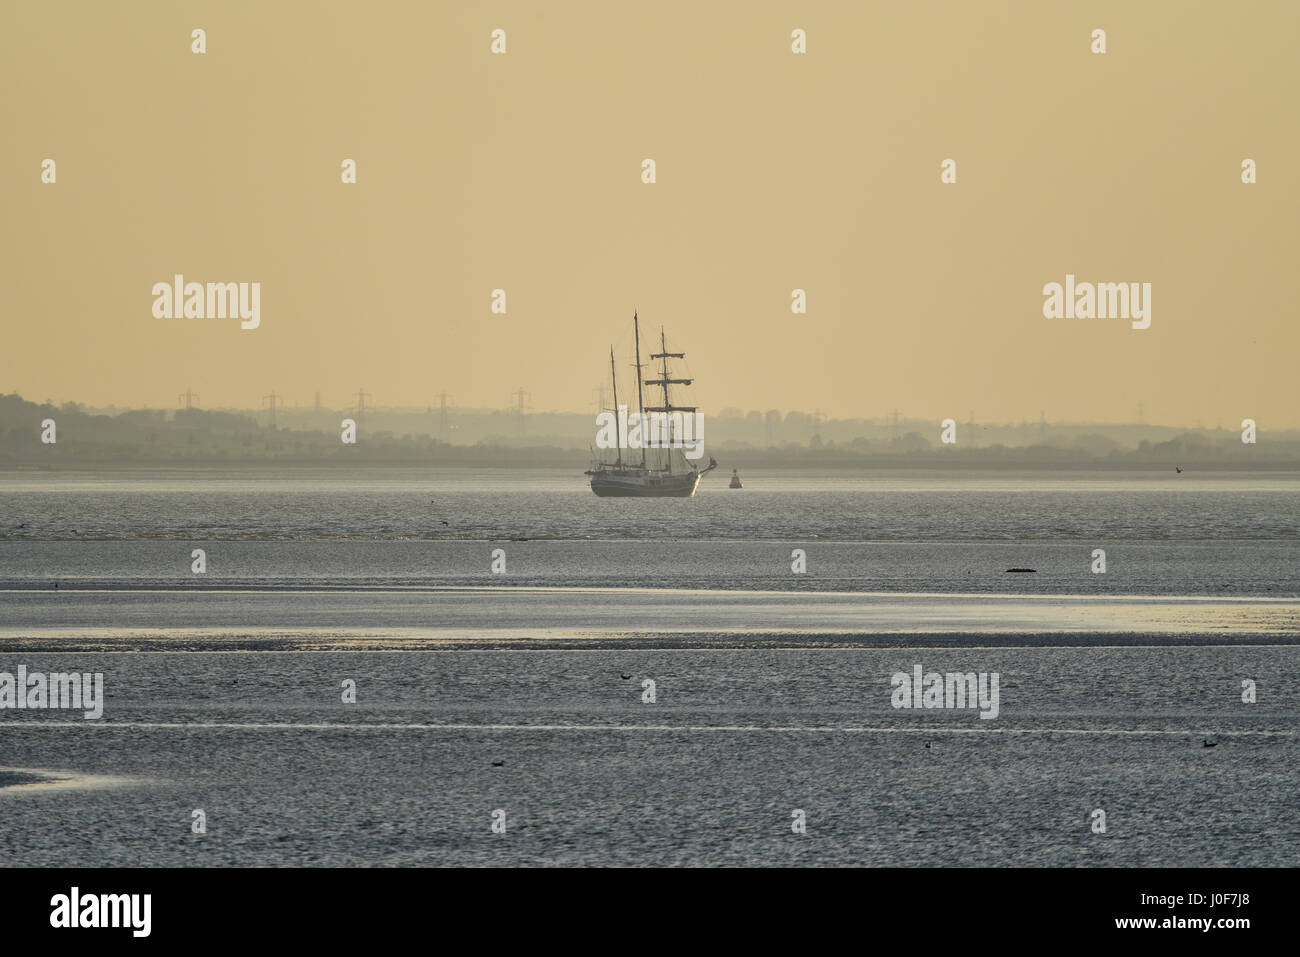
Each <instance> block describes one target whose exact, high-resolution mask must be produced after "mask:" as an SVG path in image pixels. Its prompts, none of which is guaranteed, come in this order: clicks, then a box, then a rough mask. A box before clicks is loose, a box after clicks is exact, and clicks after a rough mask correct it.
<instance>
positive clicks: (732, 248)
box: [0, 0, 1300, 430]
mask: <svg viewBox="0 0 1300 957" xmlns="http://www.w3.org/2000/svg"><path fill="white" fill-rule="evenodd" d="M475 6H476V9H473V10H470V9H467V8H468V7H469V5H468V4H459V3H428V2H421V3H414V2H412V3H401V4H398V3H369V4H367V3H347V4H342V3H333V2H313V3H286V2H253V3H244V2H223V3H219V4H218V3H179V2H172V3H164V2H132V3H130V4H101V3H90V2H84V3H69V2H50V3H41V4H16V3H10V4H4V5H3V8H2V9H0V45H2V46H3V50H2V52H3V56H0V85H2V87H3V89H4V91H5V92H4V94H3V96H2V97H0V128H2V129H3V130H4V136H3V146H2V147H0V216H2V217H3V222H4V231H3V239H2V240H0V242H3V256H4V267H3V274H4V280H3V283H2V284H0V309H3V322H4V332H5V335H4V340H3V341H4V345H3V348H2V349H0V392H19V393H21V394H23V395H24V396H27V397H29V398H33V399H37V400H41V399H46V398H49V399H53V400H55V401H60V402H61V401H65V400H70V399H71V400H80V401H88V402H91V403H93V404H107V403H117V404H119V405H150V406H167V407H170V406H174V405H175V404H176V397H177V394H178V393H180V392H182V391H184V390H185V389H186V387H191V388H193V389H194V391H195V392H197V393H198V394H199V395H200V396H201V404H202V405H204V406H209V407H211V406H218V405H234V406H243V407H255V406H256V405H257V404H258V403H259V402H260V400H261V397H262V396H263V395H265V394H267V393H269V392H270V391H271V390H272V389H275V390H276V391H277V392H278V393H280V394H282V395H283V396H284V397H285V401H287V402H290V403H292V402H294V401H297V402H299V403H301V404H310V403H311V402H312V400H313V397H314V393H315V392H316V391H317V390H319V391H321V393H322V399H323V401H324V402H325V404H326V405H327V406H332V407H342V406H344V405H346V404H349V403H351V402H352V399H351V396H352V394H353V393H355V392H356V391H357V390H358V389H360V388H364V389H365V390H366V391H367V392H368V393H370V395H371V397H370V399H369V400H368V401H369V402H372V403H377V404H381V405H423V404H426V403H434V402H436V400H435V398H434V396H435V395H436V394H437V393H439V392H442V391H446V392H449V393H451V394H452V396H453V397H454V399H453V401H454V403H455V404H457V405H461V406H488V407H497V406H499V407H504V406H506V405H508V404H509V403H510V402H511V399H510V393H511V392H513V391H514V390H516V389H518V388H520V387H523V389H525V390H526V391H527V392H528V393H529V394H530V397H531V398H530V405H531V406H532V407H533V408H535V409H537V410H552V409H553V410H573V411H584V410H593V401H594V390H595V388H596V387H597V386H598V385H599V384H600V383H601V382H602V381H605V380H607V378H608V349H609V346H610V344H611V343H613V344H615V345H616V346H617V347H618V349H619V352H620V356H619V358H620V363H621V364H622V368H621V369H620V375H621V376H622V381H621V383H620V385H621V387H622V388H624V389H627V388H629V387H630V385H631V382H632V379H631V376H630V374H628V375H624V373H625V372H626V363H627V362H629V361H630V349H631V318H632V311H633V309H637V310H639V311H640V314H641V317H642V320H643V321H644V322H645V323H646V325H647V327H648V328H649V329H651V330H653V331H655V332H657V330H658V327H659V325H660V324H663V325H664V326H666V328H667V331H668V335H669V345H670V347H672V348H674V349H677V350H684V351H685V352H686V353H687V354H688V357H689V368H690V372H691V373H692V374H694V375H695V376H697V377H698V384H697V385H696V387H695V388H694V389H693V390H692V391H693V395H692V396H691V398H692V399H693V400H694V401H696V402H697V403H698V404H699V405H700V407H701V408H702V409H703V410H704V411H705V412H706V414H707V413H709V412H715V413H716V412H717V411H719V410H720V409H721V408H723V407H725V406H736V407H740V408H746V409H749V408H760V409H767V408H778V409H783V410H788V409H803V410H808V411H811V410H813V409H820V410H821V411H822V412H823V413H825V414H828V415H833V416H868V417H871V416H883V415H885V414H887V413H888V412H889V411H890V410H892V409H893V408H895V407H898V408H899V409H901V410H903V412H904V413H906V414H911V415H932V416H935V417H942V416H953V417H955V418H957V419H959V420H965V418H966V416H967V415H968V414H969V413H970V412H974V414H975V417H976V418H977V419H981V420H983V421H999V420H1015V421H1018V420H1023V419H1037V418H1038V416H1039V413H1040V411H1044V412H1046V414H1047V416H1048V418H1049V419H1075V420H1099V421H1127V420H1132V419H1134V418H1135V416H1136V413H1137V406H1138V403H1139V402H1143V403H1144V408H1145V415H1146V418H1147V420H1148V421H1160V422H1165V423H1170V424H1185V425H1189V426H1194V425H1197V424H1198V423H1203V424H1204V425H1207V426H1213V425H1216V424H1223V425H1227V426H1232V427H1235V426H1236V425H1237V424H1238V423H1239V422H1240V421H1241V419H1242V418H1244V417H1248V416H1249V417H1252V418H1255V419H1256V420H1257V421H1258V422H1259V424H1260V428H1261V429H1264V430H1267V429H1268V428H1270V427H1297V426H1300V401H1298V400H1300V385H1298V384H1297V381H1298V379H1300V376H1297V372H1296V368H1297V362H1298V359H1300V332H1298V331H1297V321H1298V320H1300V310H1298V309H1297V306H1296V295H1295V291H1294V279H1293V276H1294V273H1295V270H1296V263H1297V259H1298V254H1300V239H1298V236H1297V234H1298V231H1300V203H1298V202H1297V196H1298V194H1297V190H1298V187H1297V181H1298V180H1300V175H1298V172H1297V171H1298V170H1300V155H1298V154H1300V149H1298V147H1300V124H1298V123H1297V120H1296V117H1297V115H1298V113H1300V110H1298V105H1297V99H1298V96H1300V82H1298V81H1300V60H1298V59H1297V57H1296V56H1295V53H1294V45H1295V39H1296V37H1297V35H1300V4H1296V3H1292V2H1284V0H1273V2H1262V3H1249V2H1246V3H1240V2H1234V3H1232V4H1227V3H1223V4H1213V5H1211V4H1208V3H1205V4H1187V3H1181V2H1144V3H1138V4H1135V3H1131V2H1116V3H1069V4H1065V3H1042V2H1024V3H993V2H957V0H950V2H943V3H924V2H872V3H866V2H844V3H831V2H821V3H816V4H808V3H798V2H789V3H754V2H736V3H707V2H700V0H691V2H685V3H673V2H660V0H655V2H646V3H632V2H610V3H594V2H567V3H566V2H555V0H547V2H545V3H538V2H534V0H529V2H518V3H509V2H494V3H490V4H488V3H483V4H477V5H475ZM195 28H203V29H204V30H206V33H207V37H206V41H207V52H206V53H205V54H202V55H198V54H194V53H192V52H191V43H192V40H191V31H192V30H193V29H195ZM495 28H501V29H504V30H505V31H506V40H507V53H506V54H504V55H493V54H492V53H491V52H490V46H491V42H492V40H491V33H492V30H493V29H495ZM795 28H802V29H804V30H806V31H807V47H808V52H807V53H806V54H804V55H795V54H793V53H792V52H791V31H792V30H793V29H795ZM1098 28H1100V29H1104V30H1105V31H1106V42H1107V48H1108V50H1107V52H1106V53H1105V54H1104V55H1097V54H1094V53H1092V52H1091V50H1090V46H1091V43H1092V39H1091V33H1092V31H1093V30H1094V29H1098ZM1247 157H1249V158H1252V159H1254V160H1255V161H1256V163H1257V164H1258V183H1257V184H1255V185H1243V184H1242V182H1241V163H1242V160H1243V159H1245V158H1247ZM46 158H53V159H54V160H55V161H56V163H57V182H56V183H55V184H53V185H48V184H43V183H42V182H41V163H42V160H44V159H46ZM345 158H352V159H355V160H356V162H357V180H358V182H357V183H356V184H355V185H345V184H343V183H341V182H340V164H341V162H342V161H343V160H344V159H345ZM645 158H651V159H653V160H655V162H656V164H657V171H656V172H657V182H656V183H655V184H654V185H646V184H644V183H642V181H641V163H642V160H643V159H645ZM945 158H952V159H955V160H956V162H957V183H956V184H954V185H945V184H942V183H941V182H940V177H939V173H940V163H941V161H943V160H944V159H945ZM175 273H182V274H184V275H185V277H186V279H187V281H189V280H192V281H198V282H253V281H257V282H260V283H261V284H262V294H261V325H260V327H259V328H257V329H254V330H243V329H240V328H239V324H238V322H237V321H230V320H218V319H158V318H155V317H154V315H153V312H152V306H153V302H154V297H153V295H152V293H151V289H152V286H153V284H154V283H156V282H166V281H170V280H171V277H172V276H173V275H174V274H175ZM1066 273H1073V274H1075V275H1076V277H1077V278H1078V280H1079V281H1080V282H1083V281H1092V282H1125V283H1132V282H1137V283H1142V282H1149V283H1151V284H1152V296H1151V299H1152V302H1151V306H1152V316H1151V319H1152V321H1151V327H1150V328H1149V329H1145V330H1133V329H1131V328H1130V325H1129V323H1128V322H1126V321H1123V320H1115V319H1104V320H1103V319H1046V318H1044V317H1043V311H1042V310H1043V293H1042V288H1043V286H1044V284H1045V283H1049V282H1064V278H1065V275H1066ZM496 288H502V289H504V290H505V291H506V295H507V314H506V315H505V316H500V315H493V314H492V313H491V311H490V305H491V294H492V290H493V289H496ZM795 288H802V289H804V290H806V291H807V297H808V312H807V314H806V315H794V314H792V313H791V310H790V301H791V290H793V289H795Z"/></svg>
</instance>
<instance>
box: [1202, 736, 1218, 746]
mask: <svg viewBox="0 0 1300 957" xmlns="http://www.w3.org/2000/svg"><path fill="white" fill-rule="evenodd" d="M1218 744H1219V739H1218V738H1206V739H1205V740H1204V741H1202V742H1201V747H1203V748H1214V747H1217V746H1218Z"/></svg>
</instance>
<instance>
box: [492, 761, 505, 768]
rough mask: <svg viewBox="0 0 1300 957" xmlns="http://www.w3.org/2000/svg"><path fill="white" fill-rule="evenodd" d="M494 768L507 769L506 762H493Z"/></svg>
mask: <svg viewBox="0 0 1300 957" xmlns="http://www.w3.org/2000/svg"><path fill="white" fill-rule="evenodd" d="M492 767H494V768H500V767H505V762H504V761H493V762H492Z"/></svg>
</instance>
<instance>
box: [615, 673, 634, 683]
mask: <svg viewBox="0 0 1300 957" xmlns="http://www.w3.org/2000/svg"><path fill="white" fill-rule="evenodd" d="M618 676H619V677H620V678H622V679H623V680H624V681H627V680H628V679H629V678H631V677H632V676H631V675H625V674H623V673H622V672H621V671H620V672H619V674H618Z"/></svg>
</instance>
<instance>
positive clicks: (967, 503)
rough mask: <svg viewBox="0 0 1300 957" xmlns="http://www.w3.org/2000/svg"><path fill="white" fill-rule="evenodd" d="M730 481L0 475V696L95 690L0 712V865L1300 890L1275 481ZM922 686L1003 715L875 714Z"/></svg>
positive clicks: (1294, 511)
mask: <svg viewBox="0 0 1300 957" xmlns="http://www.w3.org/2000/svg"><path fill="white" fill-rule="evenodd" d="M743 478H744V480H745V483H746V487H745V489H743V490H742V491H738V492H731V491H728V490H727V489H726V488H725V487H724V486H725V477H724V479H723V480H718V481H712V480H713V479H714V477H713V476H711V477H710V478H709V479H706V484H705V487H704V491H703V492H702V493H701V494H700V495H699V497H697V498H696V499H693V500H688V501H677V500H673V501H654V500H645V501H616V500H605V499H597V498H595V496H593V495H591V493H590V492H589V491H588V490H587V489H586V488H585V487H584V486H582V485H581V484H580V483H581V475H576V476H575V475H571V474H568V473H558V472H536V473H525V474H522V475H515V474H507V473H502V472H481V473H480V472H455V473H446V472H444V473H433V474H419V475H417V474H413V473H411V474H398V475H397V477H393V476H391V475H390V476H386V477H376V476H374V475H366V474H361V473H340V474H333V475H324V474H322V473H320V472H315V473H303V474H301V475H281V476H277V477H274V478H270V477H266V476H264V475H260V474H258V473H230V474H226V475H219V476H214V475H211V474H204V475H195V476H187V475H181V474H175V473H173V474H167V475H157V476H134V477H119V478H114V479H97V478H94V477H89V476H76V475H59V474H54V473H48V474H32V473H23V474H13V473H10V474H7V475H0V672H4V671H8V672H14V671H15V670H16V668H17V666H18V665H20V664H22V665H25V666H26V667H27V668H28V669H29V671H67V670H74V669H75V670H77V671H86V672H94V671H99V672H102V673H103V674H104V680H105V689H106V703H105V711H104V717H103V719H102V720H100V721H98V722H94V721H86V720H83V719H82V718H81V717H80V713H79V712H69V711H51V710H43V711H22V712H18V711H13V710H3V711H0V854H2V855H4V859H5V860H6V861H9V862H11V863H13V864H16V865H20V866H48V865H73V864H112V865H143V864H174V865H231V866H236V865H253V864H263V865H281V864H311V865H325V864H336V865H339V864H341V865H413V864H420V865H438V864H517V863H525V864H629V865H636V864H743V865H752V864H778V865H779V864H799V865H816V864H838V865H855V864H867V865H878V864H899V865H926V866H963V865H987V864H995V865H996V864H1031V865H1065V866H1088V865H1134V866H1137V865H1161V864H1163V865H1223V866H1247V865H1259V864H1264V865H1287V866H1294V865H1296V864H1297V863H1300V816H1298V815H1297V812H1296V810H1295V800H1294V795H1295V793H1296V790H1297V786H1298V785H1300V772H1297V767H1300V764H1298V763H1297V758H1300V753H1297V751H1298V749H1300V745H1298V743H1297V736H1298V735H1300V731H1298V729H1300V722H1298V721H1297V719H1298V718H1300V647H1298V646H1297V640H1298V639H1300V580H1298V579H1297V573H1298V570H1300V561H1298V559H1300V534H1297V532H1300V529H1298V528H1297V525H1298V524H1300V497H1298V496H1297V493H1298V492H1300V482H1298V481H1297V479H1296V478H1294V477H1288V476H1279V475H1268V476H1242V475H1233V476H1196V477H1191V476H1187V475H1180V476H1174V475H1164V474H1159V475H1140V476H1129V475H1125V476H1118V475H1098V474H1095V473H1089V474H1078V475H1060V474H1047V475H1035V476H1030V477H1024V476H997V475H995V476H979V477H974V478H967V477H960V476H948V475H942V476H940V475H934V474H929V475H876V474H869V475H834V476H828V477H827V476H815V475H811V474H802V473H786V474H773V475H764V474H761V473H754V474H752V475H745V476H743ZM1184 480H1186V481H1184ZM194 548H203V549H204V550H205V551H206V552H207V560H208V571H207V573H206V574H205V575H203V576H196V575H194V574H193V573H192V572H191V571H190V562H191V557H190V553H191V551H192V549H194ZM498 548H500V549H502V550H504V552H505V556H506V571H505V573H504V574H500V575H497V574H493V572H492V570H491V567H490V566H491V562H492V552H493V550H494V549H498ZM1095 548H1104V549H1105V550H1106V555H1107V572H1106V574H1104V575H1097V574H1093V573H1092V572H1091V571H1090V563H1091V561H1092V551H1093V549H1095ZM794 549H802V550H804V552H805V553H806V556H807V563H808V564H807V572H806V573H805V574H794V573H793V572H792V571H791V567H790V566H791V561H792V557H791V552H792V551H793V550H794ZM1013 567H1027V568H1033V569H1035V571H1034V572H1033V573H1008V571H1007V569H1009V568H1013ZM915 664H921V665H923V667H924V668H925V670H926V671H930V670H934V671H949V670H953V671H962V672H970V671H974V672H996V673H998V674H999V676H1000V711H999V715H998V717H997V718H996V719H993V720H981V719H980V718H979V717H978V713H977V712H976V711H974V710H951V711H949V710H905V709H895V708H893V707H892V706H891V684H890V676H891V675H892V674H893V673H894V672H895V671H904V672H909V671H910V670H911V668H912V666H913V665H915ZM647 679H649V680H652V681H654V682H655V689H656V700H655V701H654V702H653V703H649V702H645V701H643V700H642V696H643V694H644V693H645V692H644V686H643V682H644V681H646V680H647ZM344 680H353V681H355V682H356V683H357V701H356V703H355V704H344V703H343V702H342V701H341V700H340V688H341V686H342V682H343V681H344ZM1244 680H1249V681H1253V682H1255V686H1256V693H1257V698H1256V701H1255V702H1254V703H1249V704H1248V703H1245V702H1243V701H1242V682H1243V681H1244ZM1207 741H1208V743H1211V744H1214V746H1213V747H1206V746H1205V745H1206V743H1207ZM927 744H929V745H930V746H929V747H926V745H927ZM196 808H202V809H204V810H205V812H206V814H207V820H208V833H207V834H206V835H203V836H196V835H193V834H191V833H190V821H191V812H192V811H193V810H194V809H196ZM1097 808H1101V809H1103V810H1105V812H1106V815H1107V832H1106V833H1105V834H1093V833H1092V832H1091V831H1090V829H1089V815H1090V813H1091V812H1092V811H1093V810H1095V809H1097ZM496 809H502V810H504V811H505V812H506V815H507V825H508V827H507V833H506V834H505V835H499V834H493V833H492V831H491V829H490V824H491V815H492V812H493V811H494V810H496ZM794 809H801V810H803V811H805V812H806V814H807V821H808V833H807V834H805V835H796V834H794V833H792V832H791V829H790V821H791V812H792V810H794Z"/></svg>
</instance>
